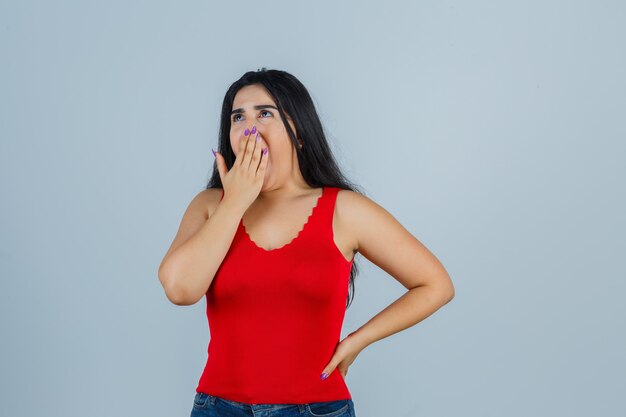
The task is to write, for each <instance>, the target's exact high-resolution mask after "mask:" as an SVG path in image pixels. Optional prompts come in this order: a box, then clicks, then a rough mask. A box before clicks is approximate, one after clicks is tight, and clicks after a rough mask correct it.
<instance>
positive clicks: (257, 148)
mask: <svg viewBox="0 0 626 417" xmlns="http://www.w3.org/2000/svg"><path fill="white" fill-rule="evenodd" d="M261 143H262V140H261V134H260V133H259V132H257V134H256V138H255V139H254V149H253V150H252V161H250V166H251V167H253V168H254V172H255V174H256V172H257V171H258V169H259V161H260V160H261V148H262V145H261Z"/></svg>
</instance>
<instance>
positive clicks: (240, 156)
mask: <svg viewBox="0 0 626 417" xmlns="http://www.w3.org/2000/svg"><path fill="white" fill-rule="evenodd" d="M251 134H252V133H251V131H250V129H246V130H244V132H243V136H242V137H241V138H240V139H239V150H238V152H237V157H236V158H235V163H234V164H233V165H235V164H236V165H242V163H243V160H244V158H245V156H246V147H247V145H248V138H249V137H250V135H251Z"/></svg>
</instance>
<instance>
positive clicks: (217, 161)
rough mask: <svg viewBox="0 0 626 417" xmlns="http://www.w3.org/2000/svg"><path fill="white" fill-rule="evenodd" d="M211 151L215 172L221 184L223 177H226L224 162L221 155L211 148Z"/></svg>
mask: <svg viewBox="0 0 626 417" xmlns="http://www.w3.org/2000/svg"><path fill="white" fill-rule="evenodd" d="M211 151H213V156H215V164H216V165H217V171H218V172H219V174H220V179H221V180H222V184H223V183H224V182H223V180H224V177H225V176H226V161H224V157H223V156H222V154H221V153H219V152H216V151H214V150H213V148H211Z"/></svg>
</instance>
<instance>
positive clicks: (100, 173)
mask: <svg viewBox="0 0 626 417" xmlns="http://www.w3.org/2000/svg"><path fill="white" fill-rule="evenodd" d="M0 16H1V17H0V32H1V34H2V35H1V36H0V48H1V50H0V53H1V54H0V56H1V57H2V64H1V65H0V106H1V114H0V137H1V142H0V146H1V148H0V187H1V188H0V193H1V196H2V204H1V206H0V208H1V214H2V216H1V223H0V274H1V280H0V329H1V334H0V415H1V416H7V417H22V416H23V417H27V416H34V415H46V416H55V417H56V416H59V417H61V416H62V417H74V416H77V417H78V416H81V417H82V416H90V417H112V416H115V417H118V416H119V417H126V416H129V417H130V416H133V417H134V416H162V417H166V416H168V417H169V416H188V415H189V412H190V411H191V406H192V399H193V395H194V390H195V387H196V384H197V382H198V378H199V376H200V373H201V372H202V368H203V366H204V361H205V360H206V348H207V343H208V340H209V332H208V327H207V324H206V317H205V311H204V310H205V301H204V299H203V300H202V301H200V302H198V303H197V304H196V305H193V306H188V307H180V306H175V305H173V304H171V303H169V302H168V300H167V299H166V298H165V295H164V293H163V290H162V288H161V286H160V283H159V281H158V278H157V268H158V265H159V262H160V261H161V258H162V256H163V255H164V253H165V251H166V250H167V248H168V246H169V244H170V242H171V240H172V238H173V236H174V234H175V232H176V229H177V227H178V224H179V222H180V219H181V217H182V214H183V212H184V210H185V208H186V207H187V204H188V203H189V201H190V200H191V198H192V197H193V196H194V195H195V194H196V193H197V192H198V191H200V190H201V189H202V188H203V187H204V186H205V184H206V181H207V179H208V177H209V174H210V169H211V167H212V164H213V155H212V153H211V151H210V148H211V147H215V146H216V144H217V131H218V121H219V110H220V105H221V101H222V99H223V94H224V92H225V91H226V88H227V87H228V85H229V84H230V83H231V82H233V81H234V80H235V79H237V78H238V77H239V76H240V75H241V74H243V72H245V71H247V70H256V69H257V68H259V67H261V66H266V67H268V68H277V69H283V70H286V71H289V72H291V73H293V74H294V75H295V76H297V77H298V78H300V80H301V81H302V82H303V83H304V84H305V85H306V86H307V88H308V89H309V90H310V92H311V94H312V96H313V98H314V100H315V103H316V105H317V107H318V111H319V113H320V116H321V118H322V121H323V123H324V127H325V129H326V132H327V133H328V138H329V140H330V142H331V145H332V147H333V149H334V151H335V152H336V155H337V158H338V160H339V162H340V164H341V166H342V167H343V169H344V170H345V172H346V174H347V175H348V176H349V177H350V178H351V179H353V180H354V181H356V182H357V183H358V184H360V185H361V186H362V187H363V188H364V189H365V190H366V191H367V193H368V195H369V197H370V198H372V199H374V200H375V201H376V202H378V203H379V204H380V205H382V206H383V207H385V208H386V209H387V210H388V211H389V212H390V213H392V214H393V215H394V216H395V217H396V218H397V219H398V220H399V221H400V222H401V223H402V224H403V225H404V226H405V227H406V228H407V229H408V230H409V231H410V232H411V233H413V234H414V235H415V236H416V237H417V238H418V239H420V240H421V241H422V242H423V243H424V244H425V245H426V246H427V247H428V248H430V249H431V250H432V251H433V252H434V253H435V255H437V256H438V257H439V259H440V260H441V261H442V262H443V264H444V265H445V266H446V268H447V270H448V272H449V273H450V275H451V277H452V279H453V281H454V284H455V288H456V297H455V298H454V299H453V300H452V302H451V303H449V304H448V305H446V306H444V307H443V308H442V309H440V310H439V311H437V312H436V313H435V314H433V315H432V316H431V317H429V318H428V319H426V320H425V321H423V322H421V323H419V324H418V325H416V326H415V327H412V328H410V329H409V330H406V331H404V332H401V333H398V334H395V335H393V336H391V337H389V338H386V339H383V340H381V341H379V342H377V343H375V344H373V345H371V346H369V347H368V348H366V349H365V350H364V351H363V352H362V353H361V355H360V356H359V357H358V358H357V359H356V361H355V362H354V363H353V364H352V366H351V367H350V370H349V374H348V376H347V379H346V381H347V383H348V386H349V388H350V390H351V393H352V395H353V399H354V403H355V407H356V412H357V415H358V417H377V416H406V417H410V416H424V417H451V416H459V417H460V416H463V417H500V416H507V417H517V416H519V417H522V416H524V417H527V416H569V417H573V416H592V415H593V416H603V417H604V416H624V415H626V406H625V405H624V400H623V394H624V392H626V381H625V376H626V362H625V360H624V352H626V341H625V335H624V328H626V326H625V324H626V323H625V317H626V311H625V310H626V308H625V307H624V305H625V303H624V302H623V299H624V292H625V290H626V284H625V278H626V274H625V267H624V263H623V262H622V260H623V254H624V249H625V248H624V235H625V234H626V227H625V222H624V213H625V211H626V210H625V209H626V207H625V204H624V202H625V199H624V178H626V175H625V174H626V172H625V171H626V169H625V164H624V161H625V150H626V146H625V142H624V139H625V133H626V128H625V125H624V116H625V114H624V113H625V112H624V109H625V105H626V103H625V101H626V100H625V97H626V89H625V81H624V74H625V71H626V65H625V64H626V62H625V51H626V47H625V45H624V39H626V31H625V29H624V27H625V25H624V20H625V16H626V7H625V6H624V3H623V2H617V1H615V2H610V1H595V2H592V1H588V2H582V1H575V2H567V1H519V2H508V1H492V2H489V1H475V2H461V1H459V2H449V1H437V2H408V1H407V2H394V1H390V2H385V3H381V2H375V3H374V2H371V3H365V2H356V1H354V2H315V3H306V4H304V3H302V4H298V5H297V6H296V5H295V4H294V2H287V1H281V2H277V1H271V2H261V3H259V2H249V1H240V2H209V1H188V2H157V1H137V2H132V1H131V2H126V1H125V2H120V1H107V2H79V1H75V2H69V1H61V2H46V1H3V2H1V3H0ZM358 262H359V263H360V266H361V274H360V275H359V276H358V277H357V281H356V295H355V300H354V303H353V304H352V306H351V307H350V308H349V309H348V311H347V313H346V314H347V315H346V319H345V324H344V328H343V332H342V337H343V336H345V335H347V334H348V333H349V332H351V331H353V330H355V329H356V328H358V327H359V326H361V325H362V324H363V323H365V322H366V321H367V320H369V318H371V317H372V316H373V315H375V314H376V313H378V312H379V311H380V310H382V309H383V308H384V307H386V306H387V305H388V304H390V303H391V302H393V301H394V300H395V299H396V298H398V297H399V296H401V295H402V294H403V292H404V287H402V286H401V285H400V284H399V283H398V282H397V281H395V280H394V279H393V278H392V277H391V276H389V275H387V274H386V273H384V271H382V270H381V269H380V268H378V267H376V265H374V264H372V263H370V262H368V261H367V259H365V258H364V257H362V256H360V255H359V256H358Z"/></svg>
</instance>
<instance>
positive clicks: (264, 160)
mask: <svg viewBox="0 0 626 417" xmlns="http://www.w3.org/2000/svg"><path fill="white" fill-rule="evenodd" d="M260 148H261V149H260V152H261V163H259V168H258V169H257V171H256V175H257V176H259V177H261V178H265V168H267V160H268V159H269V155H268V154H269V151H270V150H269V148H268V147H267V144H266V145H265V146H261V147H260Z"/></svg>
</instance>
